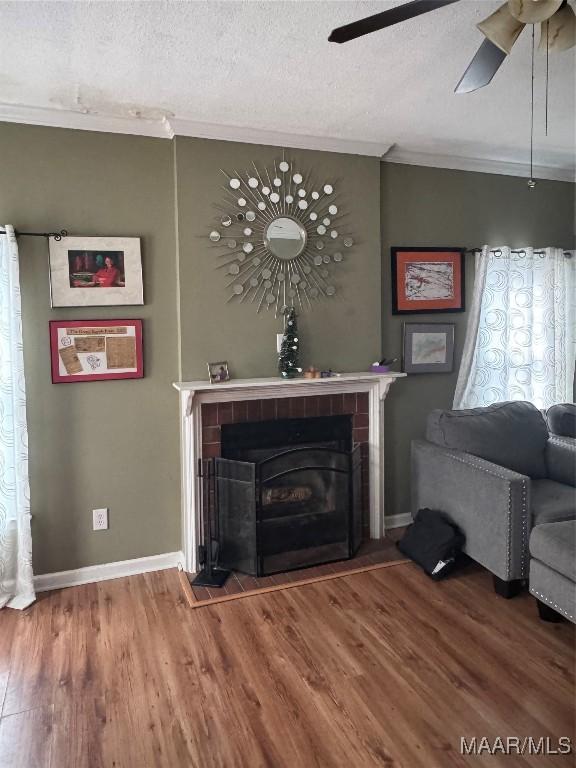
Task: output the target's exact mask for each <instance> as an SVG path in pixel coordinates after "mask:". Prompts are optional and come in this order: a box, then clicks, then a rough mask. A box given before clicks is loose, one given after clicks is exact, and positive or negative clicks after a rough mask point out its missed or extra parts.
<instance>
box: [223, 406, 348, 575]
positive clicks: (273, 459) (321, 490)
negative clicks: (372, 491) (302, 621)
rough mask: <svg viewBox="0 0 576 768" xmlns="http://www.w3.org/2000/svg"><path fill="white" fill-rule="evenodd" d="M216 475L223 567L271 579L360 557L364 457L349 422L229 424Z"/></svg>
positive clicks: (334, 418)
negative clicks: (285, 573)
mask: <svg viewBox="0 0 576 768" xmlns="http://www.w3.org/2000/svg"><path fill="white" fill-rule="evenodd" d="M212 474H213V478H214V483H213V493H212V494H211V499H212V505H213V509H214V518H215V523H216V525H215V533H216V538H217V542H218V561H219V565H220V567H221V568H226V569H230V570H237V571H241V572H243V573H247V574H250V575H252V576H266V575H270V574H273V573H279V572H283V571H289V570H293V569H297V568H305V567H308V566H313V565H319V564H321V563H327V562H332V561H335V560H344V559H349V558H351V557H353V556H354V555H355V554H356V551H357V549H358V547H359V546H360V543H361V539H362V500H361V490H362V483H361V454H360V446H359V445H354V444H353V440H352V418H351V417H350V416H325V417H313V418H305V419H279V420H275V421H269V422H244V423H239V424H227V425H223V426H222V435H221V457H220V458H215V459H213V468H212Z"/></svg>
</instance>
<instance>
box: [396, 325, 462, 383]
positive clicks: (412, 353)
mask: <svg viewBox="0 0 576 768" xmlns="http://www.w3.org/2000/svg"><path fill="white" fill-rule="evenodd" d="M455 327H456V326H455V324H454V323H404V339H403V342H402V353H403V354H402V363H403V365H402V370H403V371H404V372H405V373H451V372H452V370H453V369H454V328H455Z"/></svg>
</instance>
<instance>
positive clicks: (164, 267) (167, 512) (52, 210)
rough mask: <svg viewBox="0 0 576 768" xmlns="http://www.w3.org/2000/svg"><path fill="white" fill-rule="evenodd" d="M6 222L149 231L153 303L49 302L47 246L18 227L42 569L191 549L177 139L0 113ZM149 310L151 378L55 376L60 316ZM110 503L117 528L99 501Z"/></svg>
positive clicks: (146, 255) (145, 238) (37, 565)
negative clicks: (183, 542) (53, 343)
mask: <svg viewBox="0 0 576 768" xmlns="http://www.w3.org/2000/svg"><path fill="white" fill-rule="evenodd" d="M0 157H1V158H2V167H1V168H0V220H2V221H3V222H7V223H10V224H13V225H14V226H15V227H16V229H21V230H23V231H33V232H34V231H43V230H50V229H53V228H55V227H57V228H61V227H65V228H66V229H68V230H69V231H70V232H71V233H72V234H86V235H104V234H105V235H133V236H139V237H141V238H142V252H143V271H144V292H145V301H146V304H145V305H144V306H143V307H107V308H96V307H93V308H86V309H85V308H73V309H54V310H52V309H50V297H49V287H48V286H49V282H48V262H47V259H48V246H47V242H46V241H45V240H44V239H42V238H24V237H23V238H20V240H19V248H20V257H21V258H20V263H21V286H22V305H23V324H24V350H25V366H26V384H27V391H28V423H29V442H30V475H31V476H30V484H31V500H32V512H33V522H32V528H33V543H34V550H33V551H34V570H35V572H36V573H48V572H52V571H59V570H65V569H69V568H77V567H80V566H87V565H94V564H98V563H105V562H110V561H116V560H124V559H129V558H134V557H142V556H145V555H152V554H159V553H163V552H173V551H175V550H178V549H180V514H179V504H180V477H179V431H178V430H179V426H178V413H177V397H176V393H175V392H174V390H173V389H172V387H171V382H172V381H174V379H176V378H177V373H178V366H177V354H178V346H177V321H176V287H175V286H176V263H175V237H174V195H173V189H174V186H173V171H172V147H171V145H170V142H168V141H163V140H161V139H149V138H142V137H136V136H120V135H115V134H106V133H91V132H86V131H68V130H62V129H53V128H43V127H35V126H21V125H10V124H7V123H0ZM114 317H117V318H123V317H125V318H130V317H140V318H144V363H145V378H144V379H141V380H133V381H131V380H125V381H105V382H96V383H81V384H57V385H54V384H52V383H51V379H50V356H49V347H48V321H49V320H51V319H55V320H56V319H66V318H79V319H81V318H84V319H91V318H94V319H100V318H102V319H105V318H114ZM94 507H109V508H110V528H109V530H108V531H97V532H93V531H92V515H91V510H92V509H93V508H94Z"/></svg>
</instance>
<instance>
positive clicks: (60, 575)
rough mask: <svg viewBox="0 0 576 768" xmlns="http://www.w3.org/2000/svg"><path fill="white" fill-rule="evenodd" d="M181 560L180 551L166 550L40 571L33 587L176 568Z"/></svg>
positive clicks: (71, 584) (42, 589)
mask: <svg viewBox="0 0 576 768" xmlns="http://www.w3.org/2000/svg"><path fill="white" fill-rule="evenodd" d="M183 562H184V555H183V554H182V552H166V553H165V554H163V555H150V557H138V558H136V559H135V560H119V561H118V562H116V563H103V564H102V565H88V566H86V567H85V568H76V569H74V570H72V571H57V572H56V573H42V574H40V575H39V576H34V589H35V590H36V592H46V591H47V590H49V589H61V588H62V587H74V586H77V585H78V584H91V583H92V582H94V581H106V580H107V579H120V578H122V576H136V575H137V574H139V573H149V572H150V571H163V570H165V569H166V568H176V567H177V566H178V564H179V563H183Z"/></svg>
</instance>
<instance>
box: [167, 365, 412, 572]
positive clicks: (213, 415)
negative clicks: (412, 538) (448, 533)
mask: <svg viewBox="0 0 576 768" xmlns="http://www.w3.org/2000/svg"><path fill="white" fill-rule="evenodd" d="M402 376H405V374H402V373H389V374H372V373H348V374H342V375H341V376H338V377H334V378H330V379H313V380H309V379H292V380H287V381H286V380H282V379H278V378H274V379H237V380H231V381H228V382H225V383H222V384H212V385H211V384H209V383H207V382H205V381H195V382H177V383H175V384H174V387H175V388H176V389H177V390H178V391H179V393H180V424H181V432H180V434H181V462H182V467H181V469H182V531H183V541H182V549H183V552H184V555H185V568H186V570H187V571H190V572H193V571H195V570H197V568H196V565H197V564H196V552H197V545H198V541H199V514H200V487H199V481H198V478H197V477H196V467H197V464H198V460H199V459H201V458H202V459H207V458H212V457H215V456H220V431H221V426H222V425H223V424H235V423H239V422H248V421H269V420H276V419H286V418H306V417H313V416H331V415H350V416H352V426H353V439H354V442H355V443H360V445H361V446H362V448H361V451H362V467H363V471H362V478H363V488H362V495H363V507H364V512H365V514H366V517H365V523H366V524H367V525H368V526H369V531H370V537H371V538H373V539H378V538H381V536H382V535H383V533H384V470H383V467H384V399H385V397H386V394H387V393H388V389H389V387H390V385H391V384H392V383H393V382H394V380H395V379H397V378H399V377H402Z"/></svg>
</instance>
